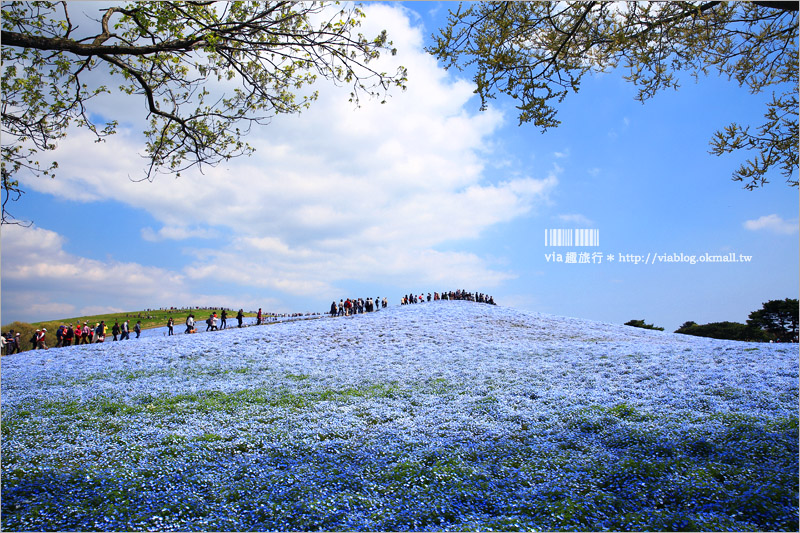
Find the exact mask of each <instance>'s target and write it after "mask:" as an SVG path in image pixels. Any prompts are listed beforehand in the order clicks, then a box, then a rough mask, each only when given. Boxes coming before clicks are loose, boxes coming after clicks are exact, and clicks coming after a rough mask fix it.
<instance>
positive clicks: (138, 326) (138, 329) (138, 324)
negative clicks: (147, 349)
mask: <svg viewBox="0 0 800 533" xmlns="http://www.w3.org/2000/svg"><path fill="white" fill-rule="evenodd" d="M133 331H135V332H136V338H137V339H138V338H139V335H141V334H142V321H141V320H137V321H136V325H135V326H133Z"/></svg>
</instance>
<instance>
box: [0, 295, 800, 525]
mask: <svg viewBox="0 0 800 533" xmlns="http://www.w3.org/2000/svg"><path fill="white" fill-rule="evenodd" d="M797 401H798V353H797V345H788V344H787V345H777V344H750V343H741V342H730V341H719V340H714V339H706V338H698V337H689V336H683V335H677V334H672V333H664V332H658V331H651V330H643V329H638V328H631V327H626V326H617V325H610V324H603V323H598V322H591V321H586V320H578V319H570V318H562V317H553V316H548V315H542V314H537V313H528V312H522V311H517V310H514V309H509V308H505V307H501V306H490V305H485V304H474V303H470V302H435V303H425V304H420V305H410V306H396V307H390V308H387V309H384V310H381V311H379V312H377V313H370V314H364V315H357V316H354V317H342V318H334V319H331V318H320V319H317V320H310V321H303V322H292V323H285V324H278V325H274V326H269V327H249V328H245V329H241V330H238V329H234V330H229V331H223V332H219V333H214V334H205V333H201V334H198V335H186V336H176V337H160V338H148V339H144V338H143V339H139V341H137V342H118V343H111V344H105V345H91V346H77V347H69V348H65V349H62V350H57V351H53V350H50V351H47V352H29V353H27V354H22V355H21V356H11V357H7V358H4V360H3V375H2V403H3V413H2V415H3V441H2V465H3V466H2V468H3V471H2V483H3V485H2V498H3V500H2V526H3V527H2V529H3V530H23V529H27V530H31V529H34V530H42V529H45V530H47V529H59V530H63V529H105V530H118V529H123V530H137V529H154V528H155V529H181V530H189V529H205V530H268V529H270V530H274V529H278V530H312V529H324V530H425V529H434V530H441V529H456V530H465V529H495V530H498V529H499V530H508V529H527V530H530V529H544V530H575V529H590V530H600V529H616V530H642V529H649V530H654V529H655V530H674V529H695V530H700V529H702V530H725V531H728V530H796V529H797V527H798V523H797V516H798V514H797V512H798V507H797V490H798V487H797V479H798V449H797V442H798V424H797Z"/></svg>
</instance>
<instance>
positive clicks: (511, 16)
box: [429, 1, 798, 189]
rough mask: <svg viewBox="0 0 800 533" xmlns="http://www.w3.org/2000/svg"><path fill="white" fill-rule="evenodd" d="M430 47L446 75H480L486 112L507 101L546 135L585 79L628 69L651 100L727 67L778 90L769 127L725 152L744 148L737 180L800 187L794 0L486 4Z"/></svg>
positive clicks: (739, 77)
mask: <svg viewBox="0 0 800 533" xmlns="http://www.w3.org/2000/svg"><path fill="white" fill-rule="evenodd" d="M434 38H435V43H436V44H435V45H434V46H432V47H430V48H429V52H430V53H432V54H433V55H434V56H436V57H437V58H438V59H439V60H440V61H441V62H443V64H444V66H445V67H446V68H457V69H464V68H466V67H471V68H474V69H475V75H474V82H475V85H476V89H475V92H476V93H477V94H479V95H480V98H481V102H482V107H483V108H484V109H485V108H486V106H487V105H488V101H489V100H490V99H493V98H496V97H497V95H498V94H506V95H509V96H511V97H513V98H514V99H516V100H517V101H518V102H519V103H518V106H517V108H518V109H519V122H520V124H522V123H527V122H532V123H533V124H535V125H536V126H539V127H541V128H542V130H543V131H544V130H547V129H548V128H552V127H556V126H558V124H559V121H558V119H557V118H556V115H557V106H558V104H559V103H561V102H562V101H563V100H564V98H565V97H566V96H567V95H568V94H569V93H570V92H573V93H577V92H578V90H579V88H580V84H581V81H582V78H583V76H584V75H585V74H587V73H590V72H597V71H608V70H610V69H614V68H620V69H623V70H624V71H626V73H627V74H626V76H625V79H627V80H628V81H630V82H632V83H633V84H634V85H635V86H636V87H638V96H637V99H638V100H640V101H642V102H644V101H645V100H647V99H649V98H651V97H653V95H655V94H656V93H657V92H658V91H660V90H663V89H666V88H678V86H679V77H680V75H681V74H684V75H685V74H690V75H693V76H695V77H698V76H701V75H707V74H709V73H710V72H714V71H716V72H718V73H719V74H721V75H723V76H726V77H727V78H728V79H731V80H735V81H736V82H737V83H739V85H741V86H745V87H747V88H748V89H749V90H750V91H751V92H752V93H760V92H766V91H771V93H772V98H771V100H770V101H769V103H768V104H767V106H766V110H765V112H764V122H763V124H761V125H759V126H757V127H755V128H753V127H751V126H750V125H742V124H738V123H731V124H730V125H728V126H724V127H722V128H721V129H720V130H718V131H717V132H716V134H715V135H714V137H713V138H712V139H711V141H710V143H711V150H710V152H711V153H713V154H716V155H721V154H724V153H729V152H734V151H738V150H746V151H749V152H750V157H749V159H747V160H746V161H745V162H744V163H742V164H741V166H740V167H739V168H738V169H737V170H735V171H734V172H733V179H734V180H737V181H741V182H743V183H744V185H745V187H746V188H748V189H753V188H756V187H759V186H762V185H763V184H765V183H767V182H768V177H769V176H770V175H771V172H772V171H773V170H774V169H778V170H779V171H780V172H781V173H782V174H783V176H784V177H785V178H786V180H787V182H788V183H789V184H790V185H792V186H797V184H798V179H797V174H796V171H797V165H798V152H797V147H798V101H797V84H798V47H797V43H798V4H797V2H625V3H622V2H585V1H584V2H481V3H474V4H473V3H470V4H460V5H459V7H458V9H456V10H455V11H451V12H450V16H449V20H448V24H447V25H446V26H445V27H444V28H442V29H441V30H440V32H439V34H438V35H434Z"/></svg>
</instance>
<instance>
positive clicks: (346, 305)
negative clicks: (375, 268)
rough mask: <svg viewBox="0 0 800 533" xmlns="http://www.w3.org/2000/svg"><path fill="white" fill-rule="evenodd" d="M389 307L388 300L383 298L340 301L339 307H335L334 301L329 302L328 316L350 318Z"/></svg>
mask: <svg viewBox="0 0 800 533" xmlns="http://www.w3.org/2000/svg"><path fill="white" fill-rule="evenodd" d="M388 306H389V300H388V299H387V298H386V297H385V296H384V297H383V299H381V297H380V296H377V297H376V298H375V299H374V300H373V299H372V298H371V297H370V298H366V299H364V298H347V299H344V298H342V299H340V300H339V305H336V300H334V301H332V302H331V308H330V311H329V313H330V315H331V316H332V317H335V316H350V315H357V314H361V313H372V312H374V311H377V310H378V309H385V308H386V307H388Z"/></svg>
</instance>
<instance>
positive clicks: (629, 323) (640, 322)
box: [625, 320, 664, 331]
mask: <svg viewBox="0 0 800 533" xmlns="http://www.w3.org/2000/svg"><path fill="white" fill-rule="evenodd" d="M625 325H626V326H633V327H635V328H643V329H654V330H656V331H664V328H660V327H658V326H654V325H653V324H645V322H644V320H629V321H627V322H625Z"/></svg>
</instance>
